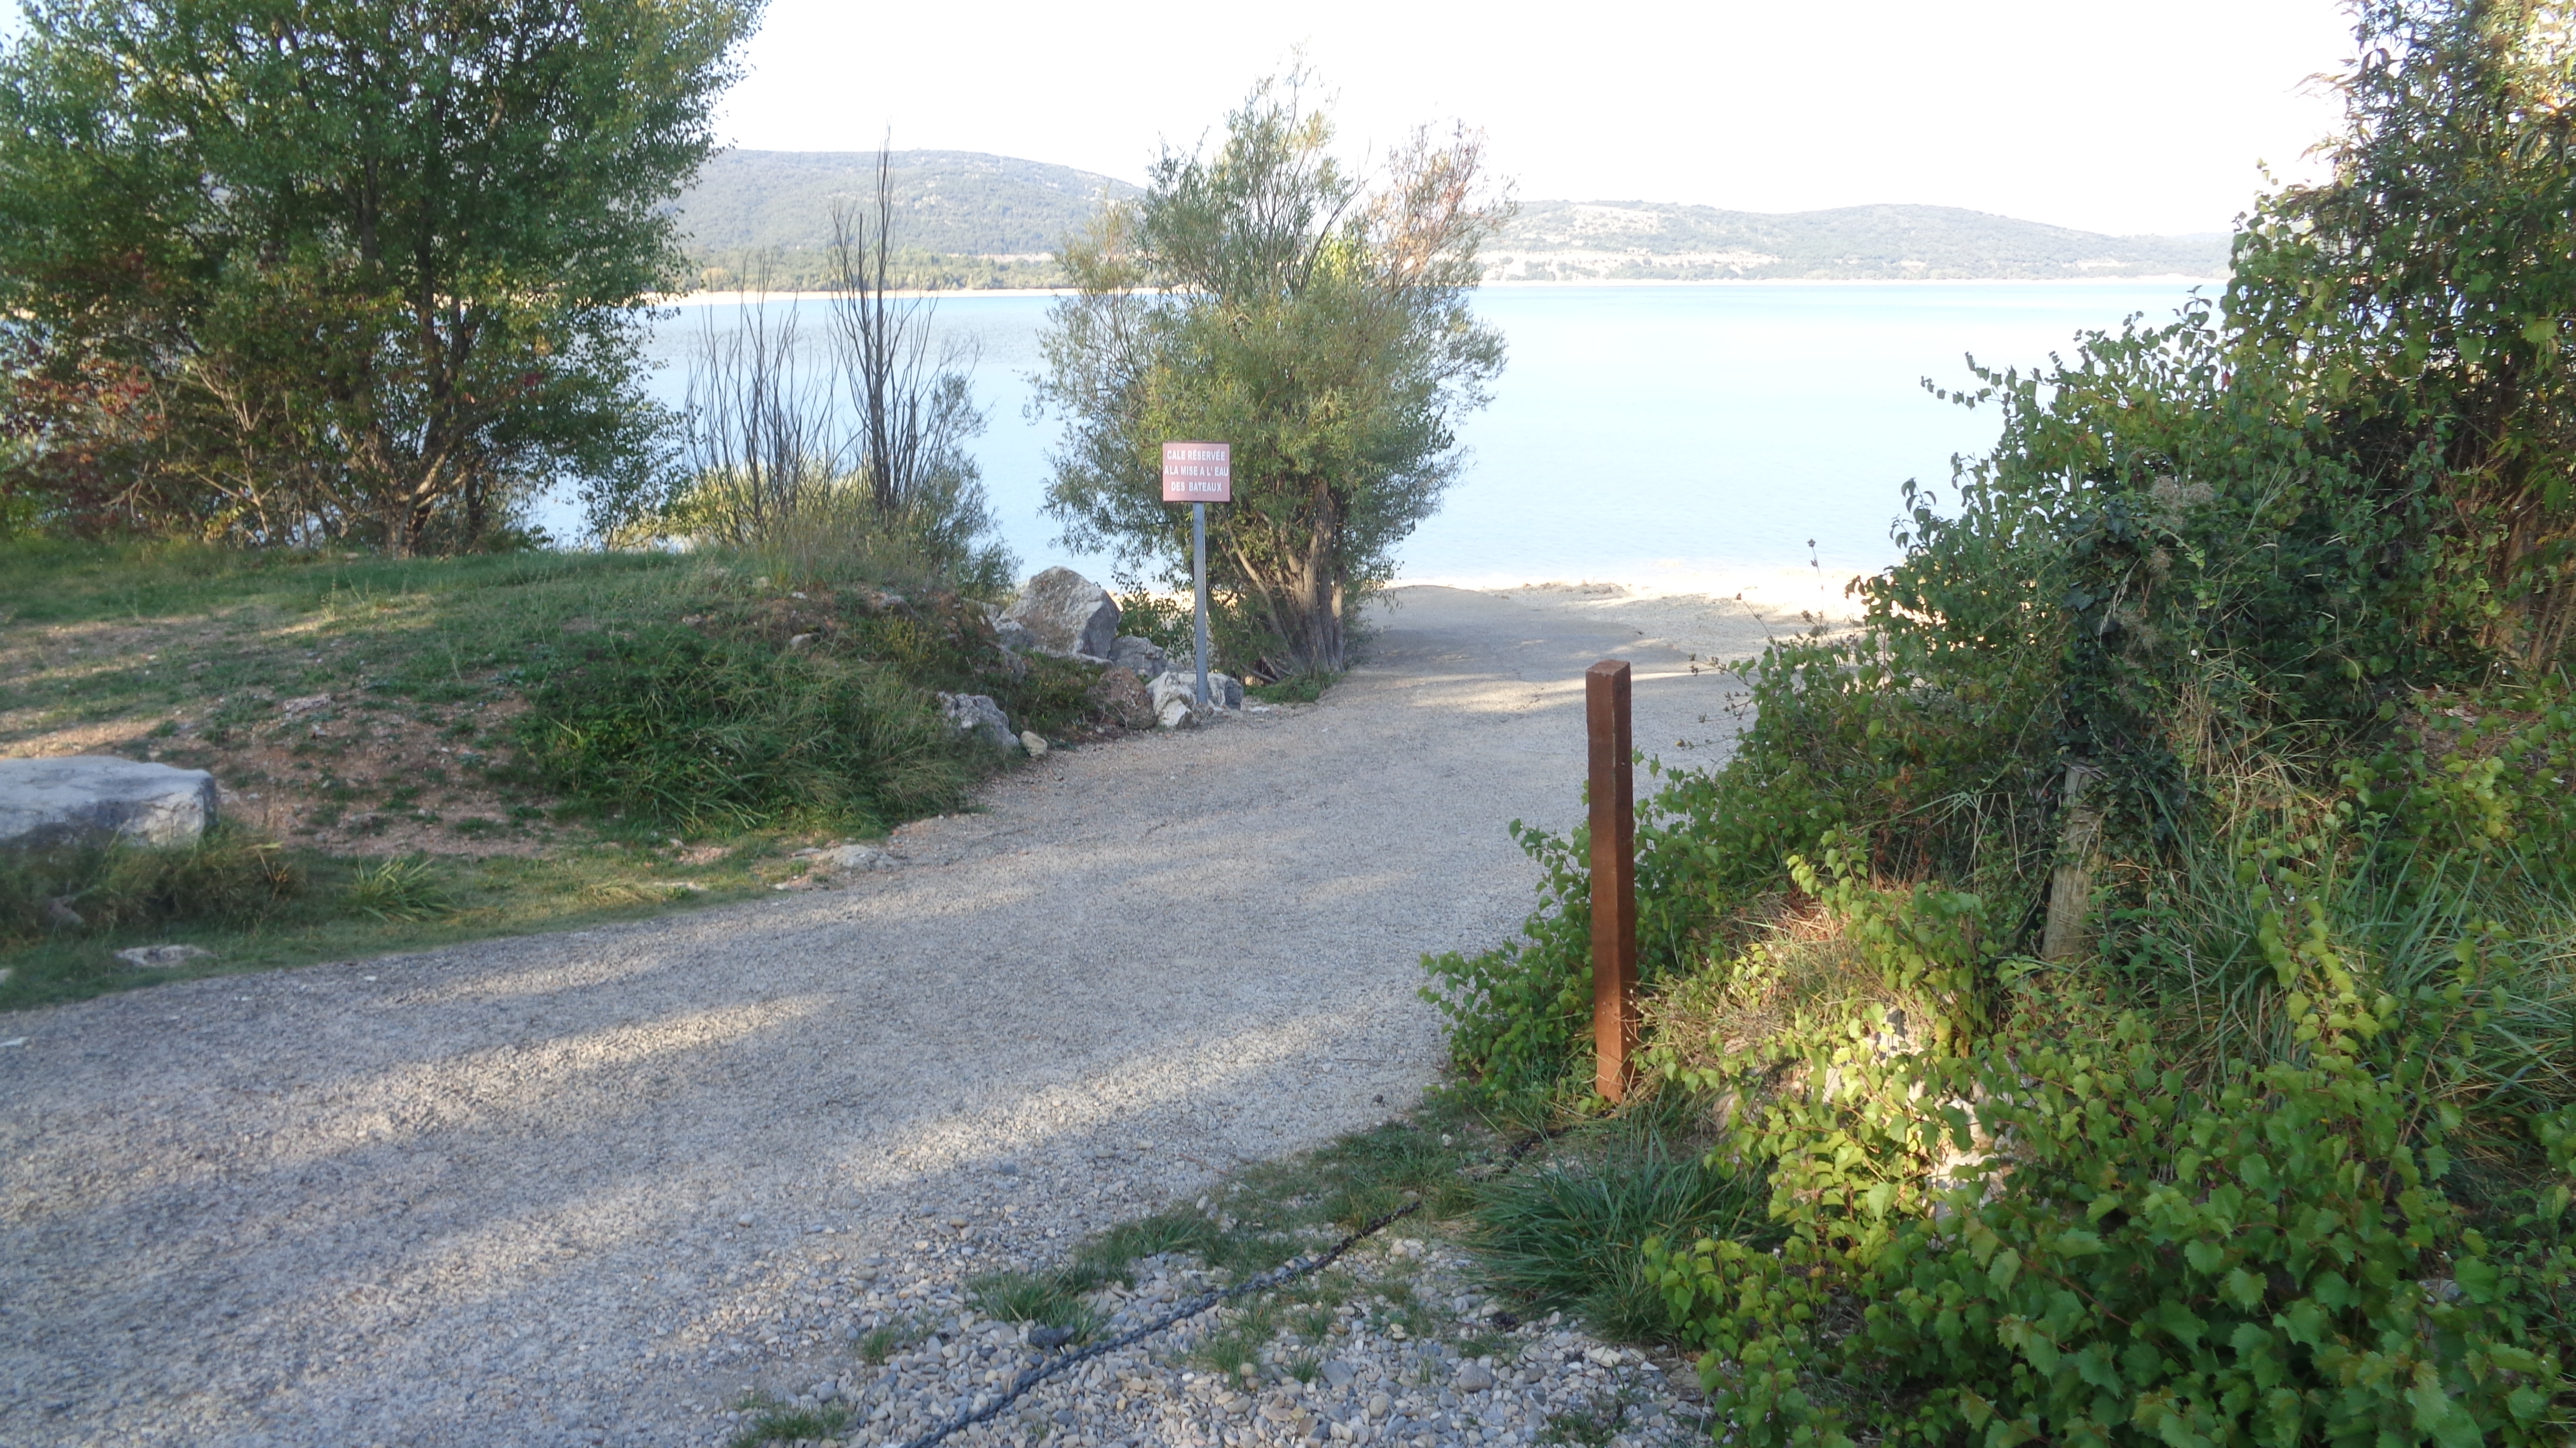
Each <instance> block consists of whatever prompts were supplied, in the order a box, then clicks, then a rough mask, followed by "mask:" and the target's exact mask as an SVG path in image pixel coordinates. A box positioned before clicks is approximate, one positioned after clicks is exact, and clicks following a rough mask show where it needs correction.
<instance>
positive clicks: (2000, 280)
mask: <svg viewBox="0 0 2576 1448" xmlns="http://www.w3.org/2000/svg"><path fill="white" fill-rule="evenodd" d="M2113 282H2134V283H2137V284H2140V285H2156V286H2225V285H2226V284H2227V278H2225V277H2200V276H2189V275H2184V274H2181V273H2172V274H2159V275H2155V276H2142V277H1920V278H1918V277H1705V278H1697V279H1691V280H1681V279H1668V278H1657V277H1601V278H1596V279H1591V280H1585V281H1539V280H1534V279H1529V278H1520V279H1514V280H1509V281H1493V282H1479V283H1477V284H1476V289H1477V290H1478V291H1497V292H1502V291H1544V290H1549V289H1554V290H1558V291H1571V290H1575V289H1577V288H1584V287H1593V288H1599V287H1616V288H1637V287H2098V286H2102V285H2105V284H2108V283H2113ZM848 295H850V294H849V293H847V292H771V293H769V300H771V301H774V302H781V301H784V302H792V301H803V300H805V299H807V298H809V297H810V298H816V299H823V300H828V299H830V298H833V297H845V296H848ZM886 295H887V296H889V297H893V298H895V299H897V300H901V301H936V300H938V299H940V298H942V297H1073V296H1080V295H1081V293H1080V292H1079V291H1078V290H1076V289H1075V288H1072V287H952V288H946V289H943V290H939V291H891V292H888V293H886ZM756 299H757V294H756V293H752V292H742V291H731V292H679V293H674V294H666V295H662V296H656V297H653V298H650V299H649V301H650V304H651V305H653V306H657V307H720V306H739V305H742V304H744V303H747V302H751V301H754V300H756Z"/></svg>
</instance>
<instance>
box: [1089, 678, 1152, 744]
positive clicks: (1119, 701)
mask: <svg viewBox="0 0 2576 1448" xmlns="http://www.w3.org/2000/svg"><path fill="white" fill-rule="evenodd" d="M1085 699H1086V701H1087V702H1088V703H1089V704H1090V706H1091V714H1092V717H1093V718H1096V719H1102V720H1106V721H1108V722H1109V723H1112V724H1115V725H1117V726H1118V727H1119V728H1121V729H1151V728H1153V727H1154V696H1153V695H1152V694H1150V693H1148V692H1147V691H1146V689H1145V681H1144V680H1143V679H1141V678H1138V677H1137V675H1136V671H1135V670H1133V669H1122V668H1119V667H1118V666H1116V665H1114V664H1113V665H1111V666H1110V667H1108V668H1106V669H1103V670H1101V671H1100V678H1099V679H1098V681H1096V682H1095V683H1093V684H1092V686H1091V688H1090V690H1089V692H1088V693H1087V694H1086V695H1085Z"/></svg>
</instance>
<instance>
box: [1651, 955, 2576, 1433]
mask: <svg viewBox="0 0 2576 1448" xmlns="http://www.w3.org/2000/svg"><path fill="white" fill-rule="evenodd" d="M2461 984H2462V983H2461V982H2456V981H2455V982H2454V990H2453V993H2452V997H2451V1002H2450V1003H2452V1004H2456V1003H2457V999H2458V987H2459V986H2460V985H2461ZM2443 1004H2444V1001H2443V999H2442V998H2441V997H2440V996H2439V995H2438V994H2436V993H2434V992H2430V991H2428V992H2426V997H2425V998H2424V999H2422V1000H2419V1001H2416V1002H2413V1003H2400V1002H2398V1001H2396V1000H2395V999H2394V998H2391V997H2385V996H2383V997H2380V998H2378V999H2377V1000H2376V1001H2372V1000H2366V999H2363V998H2362V997H2359V996H2357V995H2353V994H2351V993H2349V992H2347V993H2345V994H2344V995H2343V996H2342V997H2340V998H2331V997H2324V996H2320V997H2319V998H2317V999H2315V1000H2313V1001H2311V1002H2310V1003H2309V1004H2308V1005H2307V1006H2306V1008H2305V1013H2304V1015H2303V1017H2302V1021H2303V1025H2302V1029H2303V1033H2304V1034H2305V1035H2306V1036H2307V1038H2308V1039H2309V1040H2310V1041H2311V1042H2312V1043H2313V1044H2314V1045H2315V1046H2316V1047H2317V1050H2316V1054H2315V1055H2314V1057H2313V1058H2312V1060H2311V1061H2310V1062H2309V1063H2308V1064H2305V1065H2289V1064H2282V1065H2276V1066H2273V1067H2270V1068H2267V1069H2266V1070H2264V1071H2262V1072H2260V1073H2257V1074H2256V1075H2254V1076H2253V1077H2251V1078H2249V1079H2246V1080H2244V1081H2241V1082H2238V1083H2235V1084H2232V1085H2229V1086H2227V1087H2226V1088H2224V1089H2222V1090H2219V1091H2217V1092H2215V1093H2203V1092H2199V1091H2196V1090H2195V1089H2194V1088H2193V1087H2192V1086H2191V1084H2190V1082H2189V1079H2188V1078H2187V1076H2186V1075H2185V1074H2184V1073H2183V1072H2181V1071H2177V1070H2174V1069H2171V1068H2170V1067H2168V1066H2166V1065H2165V1064H2164V1063H2163V1061H2162V1060H2160V1058H2159V1052H2158V1050H2157V1047H2156V1044H2155V1041H2154V1033H2153V1032H2152V1030H2151V1029H2150V1028H2149V1026H2148V1024H2147V1022H2146V1021H2145V1019H2144V1018H2142V1017H2138V1016H2134V1015H2131V1016H2126V1017H2123V1018H2121V1019H2120V1020H2119V1021H2117V1022H2116V1023H2114V1024H2112V1025H2111V1026H2110V1027H2109V1028H2108V1029H2107V1030H2102V1031H2099V1032H2086V1033H2084V1034H2081V1035H2078V1036H2076V1037H2075V1038H2074V1039H2073V1040H2072V1041H2071V1042H2070V1041H2069V1040H2068V1039H2066V1038H2065V1037H2063V1036H2061V1035H2058V1034H2057V1033H2055V1032H2053V1031H2045V1032H2044V1031H2042V1030H2037V1029H2029V1030H2021V1031H2015V1032H2010V1033H2007V1034H2006V1035H2005V1036H2003V1037H1999V1038H1997V1039H1996V1040H1995V1041H1993V1042H1991V1043H1987V1044H1983V1045H1981V1046H1980V1047H1979V1048H1977V1049H1976V1050H1974V1051H1973V1052H1971V1053H1970V1054H1969V1055H1968V1056H1966V1057H1962V1058H1940V1057H1933V1056H1929V1055H1922V1056H1897V1057H1893V1058H1889V1059H1885V1060H1879V1061H1871V1060H1868V1059H1865V1058H1862V1057H1846V1058H1845V1059H1844V1060H1842V1061H1841V1062H1839V1063H1838V1064H1839V1067H1840V1070H1841V1071H1842V1072H1843V1074H1842V1076H1841V1077H1840V1079H1839V1080H1838V1081H1837V1082H1836V1083H1835V1084H1833V1085H1831V1086H1829V1087H1828V1088H1827V1089H1826V1090H1825V1091H1820V1092H1811V1093H1797V1094H1793V1095H1784V1096H1783V1097H1781V1098H1779V1099H1778V1100H1776V1101H1775V1102H1774V1103H1773V1104H1772V1105H1771V1106H1770V1107H1769V1108H1768V1109H1767V1110H1766V1111H1764V1112H1763V1113H1761V1114H1760V1115H1758V1116H1755V1117H1753V1118H1751V1119H1750V1120H1749V1121H1748V1123H1747V1125H1746V1127H1745V1129H1744V1131H1743V1132H1742V1134H1741V1139H1740V1143H1739V1147H1740V1149H1742V1150H1744V1151H1746V1152H1747V1153H1749V1154H1750V1155H1752V1156H1754V1157H1756V1158H1768V1159H1771V1160H1774V1161H1777V1162H1781V1163H1784V1164H1785V1163H1788V1162H1796V1163H1798V1164H1799V1169H1798V1170H1797V1171H1796V1172H1795V1173H1794V1174H1782V1175H1779V1176H1775V1183H1776V1190H1775V1195H1774V1198H1773V1212H1774V1215H1775V1216H1777V1217H1778V1218H1779V1219H1780V1220H1781V1221H1782V1223H1783V1224H1784V1226H1785V1227H1786V1228H1787V1230H1788V1234H1789V1235H1788V1238H1787V1241H1786V1242H1785V1243H1784V1244H1783V1245H1782V1247H1781V1249H1780V1251H1779V1252H1778V1254H1777V1255H1774V1254H1773V1253H1770V1252H1767V1251H1763V1250H1760V1249H1759V1248H1757V1247H1754V1246H1749V1245H1747V1244H1745V1243H1742V1242H1739V1241H1726V1240H1703V1241H1701V1242H1699V1243H1698V1244H1697V1245H1696V1246H1690V1247H1685V1246H1683V1245H1681V1244H1679V1243H1678V1242H1676V1243H1668V1244H1658V1246H1657V1248H1656V1249H1655V1250H1654V1252H1653V1254H1652V1255H1653V1257H1654V1259H1655V1261H1656V1262H1657V1263H1658V1265H1659V1267H1660V1268H1661V1271H1662V1275H1663V1280H1664V1282H1665V1285H1666V1287H1667V1289H1668V1292H1669V1294H1670V1298H1671V1302H1672V1306H1673V1309H1674V1311H1675V1312H1676V1313H1677V1314H1680V1315H1682V1316H1684V1317H1685V1318H1687V1319H1688V1320H1689V1321H1690V1323H1691V1324H1692V1327H1691V1333H1692V1336H1693V1338H1694V1339H1695V1340H1696V1341H1697V1342H1698V1344H1699V1345H1701V1346H1703V1347H1705V1348H1707V1349H1708V1350H1709V1353H1710V1355H1709V1357H1707V1358H1706V1359H1704V1361H1703V1365H1702V1376H1703V1379H1704V1380H1705V1381H1706V1382H1707V1384H1708V1385H1709V1387H1710V1389H1711V1391H1712V1392H1713V1393H1714V1394H1715V1395H1716V1400H1717V1403H1718V1406H1719V1408H1720V1415H1721V1418H1722V1420H1725V1421H1729V1422H1731V1423H1733V1424H1735V1425H1736V1426H1737V1428H1738V1430H1739V1431H1740V1432H1741V1433H1743V1434H1744V1435H1745V1441H1747V1442H1750V1443H1756V1444H1767V1443H1848V1442H1850V1441H1852V1439H1851V1437H1850V1433H1849V1431H1847V1430H1859V1431H1865V1432H1867V1433H1869V1434H1870V1435H1872V1436H1873V1437H1874V1438H1875V1439H1876V1440H1877V1441H1885V1442H1920V1443H1946V1442H1956V1441H1962V1440H1965V1439H1969V1438H1975V1439H1977V1440H1979V1441H1984V1442H1990V1443H2014V1442H2028V1441H2079V1442H2099V1443H2116V1442H2139V1443H2145V1442H2163V1443H2194V1444H2196V1443H2255V1444H2301V1443H2311V1442H2343V1441H2362V1440H2371V1441H2378V1442H2437V1443H2444V1444H2457V1443H2477V1442H2501V1443H2525V1442H2556V1441H2558V1439H2559V1438H2561V1437H2563V1436H2564V1434H2565V1431H2566V1428H2567V1426H2568V1425H2569V1424H2570V1423H2571V1422H2576V1382H2571V1381H2570V1380H2569V1379H2568V1378H2567V1377H2566V1376H2565V1375H2564V1367H2565V1365H2564V1363H2563V1361H2562V1359H2561V1357H2560V1346H2561V1344H2560V1343H2559V1342H2558V1341H2557V1340H2556V1339H2554V1338H2553V1337H2552V1336H2551V1335H2550V1334H2549V1333H2548V1332H2547V1331H2545V1330H2542V1329H2541V1325H2540V1324H2538V1323H2536V1322H2535V1314H2534V1312H2533V1310H2532V1303H2533V1300H2534V1296H2535V1294H2534V1293H2533V1291H2532V1290H2531V1289H2532V1288H2533V1287H2534V1286H2536V1285H2537V1286H2542V1287H2544V1288H2545V1290H2548V1291H2554V1292H2557V1293H2561V1294H2563V1293H2564V1292H2565V1291H2566V1286H2567V1283H2568V1280H2569V1277H2570V1274H2571V1272H2576V1254H2570V1253H2569V1252H2567V1251H2566V1250H2565V1249H2564V1248H2563V1247H2560V1248H2553V1249H2551V1250H2548V1251H2545V1252H2542V1253H2538V1254H2533V1253H2529V1252H2522V1253H2515V1252H2499V1251H2498V1250H2497V1249H2496V1247H2495V1245H2494V1244H2493V1243H2492V1242H2491V1241H2490V1239H2489V1238H2488V1237H2487V1236H2486V1235H2485V1234H2483V1233H2481V1232H2479V1231H2477V1230H2475V1229H2474V1228H2471V1227H2469V1226H2467V1225H2466V1223H2465V1221H2464V1219H2463V1214H2462V1211H2461V1209H2460V1208H2459V1206H2458V1205H2457V1204H2456V1203H2454V1202H2453V1201H2452V1200H2451V1199H2450V1198H2449V1197H2447V1196H2446V1195H2445V1194H2444V1192H2443V1190H2442V1183H2443V1178H2444V1177H2445V1175H2446V1174H2447V1172H2448V1171H2449V1169H2450V1158H2449V1152H2448V1149H2447V1147H2446V1145H2445V1137H2446V1121H2445V1119H2444V1118H2443V1117H2442V1116H2441V1115H2439V1114H2435V1115H2433V1116H2431V1117H2427V1116H2426V1115H2425V1114H2424V1113H2422V1112H2421V1111H2420V1110H2419V1108H2418V1106H2417V1104H2416V1101H2417V1098H2416V1093H2415V1089H2414V1088H2415V1086H2416V1084H2417V1078H2418V1077H2419V1076H2420V1071H2421V1066H2420V1061H2421V1059H2422V1055H2423V1053H2424V1051H2425V1049H2426V1048H2427V1047H2430V1046H2432V1045H2434V1044H2435V1036H2434V1035H2433V1034H2430V1033H2427V1032H2425V1031H2422V1030H2421V1029H2418V1030H2415V1031H2413V1032H2412V1033H2409V1032H2407V1031H2403V1030H2400V1029H2394V1028H2395V1027H2398V1026H2399V1025H2400V1024H2401V1023H2404V1022H2406V1021H2408V1020H2409V1019H2410V1016H2409V1005H2411V1006H2412V1007H2414V1008H2416V1009H2417V1010H2421V1011H2422V1012H2423V1015H2424V1016H2429V1017H2434V1018H2438V1015H2439V1012H2440V1007H2441V1006H2442V1005H2443ZM2415 1019H2417V1020H2418V1021H2419V1022H2420V1020H2421V1018H2420V1017H2417V1018H2415ZM2050 1024H2052V1025H2063V1024H2064V1021H2063V1020H2062V1019H2061V1020H2059V1021H2053V1022H2051V1023H2050ZM2374 1042H2380V1043H2383V1044H2382V1046H2381V1048H2380V1049H2373V1043H2374ZM1854 1122H1866V1123H1868V1125H1869V1128H1870V1129H1869V1130H1868V1131H1867V1132H1866V1133H1865V1134H1855V1133H1854V1132H1853V1131H1852V1130H1851V1127H1852V1124H1853V1123H1854ZM1834 1141H1840V1142H1843V1143H1845V1144H1844V1145H1842V1146H1839V1147H1834V1148H1832V1149H1831V1150H1828V1149H1827V1147H1828V1144H1829V1143H1831V1142H1834ZM1908 1155H1912V1156H1915V1157H1923V1156H1927V1155H1928V1156H1931V1157H1933V1158H1934V1159H1936V1160H1938V1161H1940V1162H1941V1163H1942V1164H1943V1166H1944V1168H1945V1170H1944V1172H1943V1173H1942V1175H1941V1176H1939V1177H1937V1178H1935V1177H1914V1178H1913V1179H1914V1180H1917V1181H1922V1182H1925V1183H1926V1184H1927V1185H1928V1186H1930V1187H1932V1188H1933V1190H1932V1191H1931V1199H1930V1200H1929V1201H1928V1202H1909V1201H1908V1200H1907V1198H1908V1196H1909V1192H1908V1191H1907V1190H1905V1189H1901V1188H1899V1187H1898V1185H1897V1184H1898V1183H1899V1182H1900V1181H1903V1180H1906V1179H1907V1178H1908V1174H1907V1173H1904V1172H1902V1171H1892V1170H1891V1169H1890V1168H1891V1166H1892V1165H1893V1164H1896V1163H1901V1162H1902V1160H1903V1159H1904V1158H1905V1157H1906V1156H1908ZM1950 1183H1955V1184H1950ZM2566 1197H2567V1184H2566V1183H2565V1181H2563V1180H2562V1181H2561V1182H2559V1183H2558V1184H2556V1185H2554V1186H2552V1187H2551V1188H2550V1189H2549V1191H2548V1193H2547V1194H2546V1198H2545V1201H2546V1206H2545V1210H2546V1211H2547V1213H2548V1214H2549V1215H2550V1216H2552V1217H2553V1218H2554V1217H2556V1216H2557V1215H2560V1214H2562V1213H2563V1212H2564V1210H2565V1205H2566Z"/></svg>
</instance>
